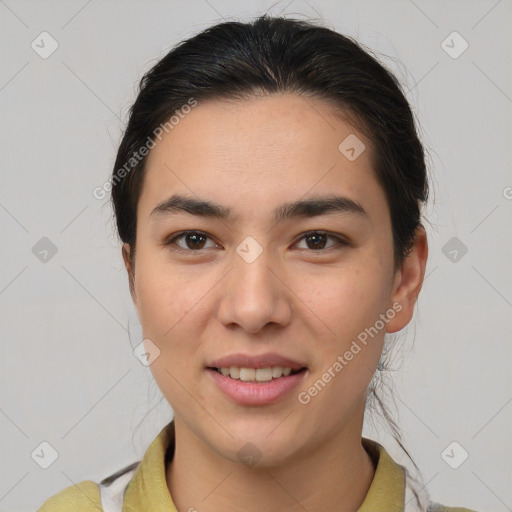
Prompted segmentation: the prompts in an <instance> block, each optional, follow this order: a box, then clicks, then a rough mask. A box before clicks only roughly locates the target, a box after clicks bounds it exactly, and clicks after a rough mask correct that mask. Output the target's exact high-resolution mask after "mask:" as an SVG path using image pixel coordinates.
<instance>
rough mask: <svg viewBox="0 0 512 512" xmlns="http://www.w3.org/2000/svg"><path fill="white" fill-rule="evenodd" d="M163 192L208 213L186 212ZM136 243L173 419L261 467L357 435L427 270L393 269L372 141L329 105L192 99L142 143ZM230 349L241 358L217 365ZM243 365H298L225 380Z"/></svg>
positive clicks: (292, 99) (296, 99)
mask: <svg viewBox="0 0 512 512" xmlns="http://www.w3.org/2000/svg"><path fill="white" fill-rule="evenodd" d="M354 135H355V136H356V137H357V138H358V139H359V141H360V142H362V143H363V144H364V145H365V149H364V151H363V152H362V153H361V154H360V155H359V156H358V157H357V158H355V159H354V158H353V156H354V155H353V154H352V153H353V152H351V151H350V150H348V152H345V153H342V152H341V151H340V150H339V149H338V147H339V145H340V143H342V141H344V140H345V139H346V138H347V137H348V136H354ZM349 140H351V139H349ZM360 147H361V146H357V148H355V149H356V151H357V150H358V149H359V148H360ZM347 156H350V157H351V158H347ZM174 195H176V196H177V195H179V196H183V197H182V199H192V200H195V201H207V202H209V203H213V204H214V205H215V206H218V207H219V208H218V210H219V211H217V210H215V209H214V208H207V207H205V206H203V208H200V209H199V210H198V209H197V208H196V209H194V208H193V206H194V205H189V206H186V209H182V208H180V205H181V206H183V204H185V203H184V202H179V201H174V202H172V204H171V203H170V202H169V201H168V199H169V198H170V197H171V196H174ZM334 197H336V198H337V202H334V203H333V202H331V203H330V205H331V207H330V208H329V207H325V204H324V203H322V201H326V200H328V199H333V198H334ZM313 199H315V200H318V201H319V202H318V203H315V204H313V205H310V207H309V208H304V207H303V208H300V207H299V206H297V207H295V208H291V207H289V208H286V209H285V208H284V206H285V205H291V204H292V203H296V202H300V201H310V200H313ZM166 201H167V205H166V204H165V203H166ZM322 204H324V206H323V207H322ZM333 204H334V206H335V207H333ZM217 214H218V215H217ZM220 214H223V215H220ZM136 240H137V241H136V261H135V267H134V268H133V267H131V266H130V264H129V260H128V257H127V254H126V253H125V262H126V265H127V269H128V271H129V272H133V278H134V290H133V296H134V302H135V306H136V309H137V312H138V316H139V319H140V322H141V325H142V329H143V335H144V338H145V339H146V340H150V342H148V341H146V342H145V343H146V348H147V350H148V352H149V353H150V354H152V356H150V358H153V357H154V361H153V362H152V363H151V366H150V368H151V370H152V373H153V375H154V378H155V380H156V382H157V384H158V386H159V387H160V389H161V391H162V393H163V395H164V396H165V398H166V399H167V401H168V402H169V404H170V405H171V407H172V409H173V411H174V414H175V420H176V422H178V421H179V422H180V424H181V425H183V427H184V428H187V429H189V431H190V432H192V433H193V434H194V435H195V436H196V437H197V439H199V440H201V442H202V443H204V446H207V447H209V448H210V449H211V450H213V451H214V452H216V453H217V454H218V455H220V456H222V457H224V458H226V459H228V460H232V461H235V462H236V461H237V460H238V458H239V454H238V455H237V453H238V451H239V450H240V449H241V448H242V447H244V446H245V445H246V443H247V442H248V441H250V442H251V443H252V444H253V445H255V446H256V447H257V451H258V457H261V462H260V463H261V464H267V465H269V466H271V465H273V464H280V463H283V462H285V461H292V460H293V459H294V457H300V456H304V455H305V454H307V453H308V452H310V451H312V450H314V449H315V448H316V447H318V445H319V444H320V443H325V442H326V441H328V440H329V439H333V438H334V437H335V436H336V435H339V433H340V432H345V433H350V435H354V436H355V437H354V438H356V437H357V436H360V435H361V425H362V415H363V412H364V402H365V397H366V390H367V386H368V384H369V382H370V380H371V378H372V376H373V374H374V372H375V369H376V366H377V364H378V361H379V358H380V355H381V351H382V345H383V340H384V334H385V333H386V332H394V331H396V330H399V329H401V328H402V327H403V326H404V325H406V324H407V323H408V321H409V319H410V317H411V315H412V308H413V305H414V300H415V298H416V295H417V292H418V291H419V286H420V281H421V276H422V275H423V270H424V267H422V264H423V263H422V262H421V261H420V262H419V263H418V260H417V259H416V260H415V259H414V258H415V256H414V251H413V255H412V256H411V259H410V260H409V261H410V262H411V263H410V264H409V267H407V263H406V265H405V266H404V267H402V268H401V269H398V270H396V269H395V267H394V256H393V240H392V231H391V222H390V215H389V207H388V204H387V201H386V197H385V194H384V191H383V189H382V188H381V186H380V185H379V183H378V182H377V180H376V177H375V172H374V170H373V168H372V154H371V144H370V141H369V140H367V139H366V138H365V137H364V135H363V134H361V133H359V132H358V131H357V130H356V129H355V128H354V127H353V126H351V125H350V124H348V123H347V122H346V121H344V120H342V118H341V117H340V116H336V115H335V114H334V107H333V105H331V104H329V103H327V102H325V101H323V100H319V99H312V98H308V99H307V100H306V99H304V98H303V97H301V96H298V95H293V94H281V95H274V96H270V97H266V98H255V99H251V100H245V101H231V102H227V101H209V102H204V103H199V104H198V105H197V106H196V107H195V108H194V109H192V110H191V112H190V113H188V114H187V115H186V116H184V118H182V119H181V120H180V122H179V124H178V125H176V126H174V128H173V129H172V130H171V131H170V132H169V133H168V134H165V136H164V137H163V138H162V140H161V141H160V142H158V143H157V145H156V146H155V147H154V149H152V150H151V152H150V154H149V157H148V160H147V166H146V175H145V178H144V183H143V188H142V191H141V195H140V199H139V203H138V208H137V232H136ZM125 249H126V250H129V247H128V246H127V245H126V246H125ZM422 254H423V256H422V257H423V259H424V258H425V257H426V252H425V251H423V253H422ZM420 256H421V255H420ZM420 260H421V257H420ZM229 356H240V357H238V358H235V359H234V360H232V361H229V360H226V361H224V362H222V361H219V360H220V359H224V358H227V357H229ZM260 356H261V357H260ZM244 357H245V359H244ZM252 357H254V359H251V358H252ZM231 366H233V368H234V369H232V372H231V376H229V375H226V376H223V375H221V374H220V373H219V372H217V371H215V370H214V369H212V368H213V367H231ZM240 366H242V367H247V368H254V369H258V368H259V369H262V368H263V367H270V368H275V367H279V366H280V367H293V368H294V371H293V372H292V374H291V375H289V376H282V377H280V378H272V380H271V381H265V382H257V383H248V382H242V381H241V380H240V379H238V380H237V379H233V378H232V377H233V376H234V377H236V371H237V370H236V367H240ZM295 370H297V371H298V372H297V373H296V372H295ZM251 371H252V370H249V371H246V370H243V371H242V372H243V376H244V378H245V379H247V378H248V379H251V380H252V379H254V378H256V377H257V374H256V373H251ZM270 372H271V370H270ZM276 372H277V373H276V375H277V374H279V373H280V372H279V370H278V369H277V370H276ZM285 373H286V371H285ZM259 377H261V378H265V379H268V377H269V370H262V371H260V372H259ZM257 386H260V387H259V388H257Z"/></svg>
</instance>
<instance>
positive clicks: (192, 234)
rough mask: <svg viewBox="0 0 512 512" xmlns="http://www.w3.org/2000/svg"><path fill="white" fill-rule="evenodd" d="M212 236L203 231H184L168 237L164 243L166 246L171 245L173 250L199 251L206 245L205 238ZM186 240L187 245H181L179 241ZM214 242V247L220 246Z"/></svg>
mask: <svg viewBox="0 0 512 512" xmlns="http://www.w3.org/2000/svg"><path fill="white" fill-rule="evenodd" d="M207 239H210V240H211V238H210V237H209V236H208V235H207V234H206V233H203V232H202V231H182V232H181V233H178V234H177V235H174V236H172V237H171V238H169V239H167V240H166V242H165V243H164V245H165V246H166V247H170V248H171V250H175V251H178V252H186V253H191V252H198V251H200V250H202V249H204V248H205V247H204V246H205V240H207ZM181 240H183V241H184V244H185V246H183V245H179V244H178V243H177V242H178V241H181ZM213 243H214V247H218V245H217V244H216V243H215V242H213Z"/></svg>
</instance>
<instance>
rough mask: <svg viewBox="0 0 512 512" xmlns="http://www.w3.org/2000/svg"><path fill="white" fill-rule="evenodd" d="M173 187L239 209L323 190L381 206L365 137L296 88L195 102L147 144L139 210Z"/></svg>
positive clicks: (324, 104) (332, 109)
mask: <svg viewBox="0 0 512 512" xmlns="http://www.w3.org/2000/svg"><path fill="white" fill-rule="evenodd" d="M347 141H348V142H347ZM347 149H348V150H349V152H348V153H347V152H346V150H347ZM354 154H355V156H356V158H353V157H354ZM176 192H183V193H187V195H197V196H200V197H202V198H204V197H209V198H211V199H213V200H216V201H217V202H220V203H223V204H226V203H228V202H229V203H230V204H231V205H234V204H235V202H236V203H237V204H238V205H239V206H243V207H244V210H245V211H246V213H247V214H249V212H251V211H253V210H254V209H256V208H258V209H260V210H261V206H262V204H263V205H267V206H270V204H271V203H275V204H277V203H279V204H281V203H282V202H283V198H284V197H286V198H287V199H289V200H296V199H298V198H302V197H304V196H307V195H309V194H313V195H318V194H320V193H326V192H328V193H334V192H339V193H342V194H343V195H344V196H347V197H349V198H350V197H351V198H353V199H354V200H357V201H358V202H361V201H364V202H368V201H369V199H371V198H373V199H377V200H379V201H380V204H378V205H375V206H376V207H377V208H382V207H384V208H386V204H385V202H384V203H382V201H383V199H384V197H383V191H382V190H381V189H380V186H379V185H378V183H377V180H376V177H375V173H374V170H373V168H372V159H371V147H370V142H369V141H368V140H367V138H366V137H364V135H363V134H361V133H360V132H359V131H358V130H356V129H355V128H354V127H353V126H352V125H351V124H350V123H349V122H348V121H347V120H344V118H342V117H341V116H340V115H339V113H337V112H336V110H335V106H334V104H332V103H329V102H326V101H324V100H319V99H316V98H311V97H305V96H302V95H298V94H276V95H272V96H265V97H257V98H251V99H247V100H236V101H234V100H230V101H225V100H223V101H218V100H212V101H205V102H198V104H197V106H195V107H194V108H193V109H191V110H190V112H189V113H188V114H186V115H183V116H182V117H181V119H180V120H179V123H177V124H175V125H174V126H173V128H172V129H170V130H169V132H168V133H165V132H164V135H163V137H162V140H161V141H157V144H156V146H155V147H154V148H153V149H152V150H151V152H150V154H149V156H148V160H147V162H146V172H145V178H144V184H143V188H142V193H141V195H140V200H139V206H140V208H141V210H142V211H141V212H140V213H141V214H146V215H149V213H150V211H149V209H150V208H151V207H152V208H154V207H155V206H156V205H157V204H158V203H159V202H161V201H162V200H164V199H165V198H166V197H168V196H170V195H171V194H173V193H176ZM379 195H380V196H381V197H378V196H379ZM226 206H229V205H227V204H226ZM268 209H269V211H270V210H271V208H270V207H269V208H268ZM233 210H236V208H233ZM235 213H236V211H235Z"/></svg>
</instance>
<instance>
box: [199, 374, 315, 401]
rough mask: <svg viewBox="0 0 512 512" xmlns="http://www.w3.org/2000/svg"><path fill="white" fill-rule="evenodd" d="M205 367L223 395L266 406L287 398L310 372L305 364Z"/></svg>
mask: <svg viewBox="0 0 512 512" xmlns="http://www.w3.org/2000/svg"><path fill="white" fill-rule="evenodd" d="M205 370H206V373H207V375H208V376H209V377H210V378H211V383H212V384H213V386H214V387H216V388H217V389H218V390H219V391H221V393H222V394H223V396H224V397H226V398H227V399H228V400H230V401H231V402H233V403H236V404H238V405H243V406H266V405H270V404H274V403H276V402H278V401H280V400H284V399H285V398H286V397H287V396H289V395H290V394H291V393H292V391H293V390H296V389H297V388H298V387H299V386H300V385H301V383H302V382H304V379H305V378H306V377H307V372H308V369H307V368H306V367H305V366H303V367H298V368H290V367H289V366H288V367H286V366H265V367H263V368H250V367H238V366H230V367H227V366H220V367H219V366H208V367H206V368H205Z"/></svg>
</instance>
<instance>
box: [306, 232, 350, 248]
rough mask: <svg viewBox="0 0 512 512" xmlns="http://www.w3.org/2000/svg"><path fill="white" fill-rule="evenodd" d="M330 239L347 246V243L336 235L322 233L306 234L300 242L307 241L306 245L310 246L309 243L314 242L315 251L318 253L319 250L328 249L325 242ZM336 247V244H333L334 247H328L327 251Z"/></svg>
mask: <svg viewBox="0 0 512 512" xmlns="http://www.w3.org/2000/svg"><path fill="white" fill-rule="evenodd" d="M328 238H331V239H332V240H335V241H336V242H337V244H340V245H347V243H346V242H345V241H344V240H342V239H341V238H340V237H338V236H334V235H329V234H328V233H324V232H322V231H312V232H310V233H306V234H305V235H303V236H302V238H301V239H300V240H306V244H308V242H309V241H312V244H313V247H312V248H313V250H315V251H318V250H323V249H326V247H325V241H326V240H327V239H328ZM335 245H336V244H333V245H331V246H329V247H327V249H330V248H331V247H333V246H335ZM308 248H311V247H308Z"/></svg>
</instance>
